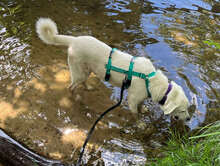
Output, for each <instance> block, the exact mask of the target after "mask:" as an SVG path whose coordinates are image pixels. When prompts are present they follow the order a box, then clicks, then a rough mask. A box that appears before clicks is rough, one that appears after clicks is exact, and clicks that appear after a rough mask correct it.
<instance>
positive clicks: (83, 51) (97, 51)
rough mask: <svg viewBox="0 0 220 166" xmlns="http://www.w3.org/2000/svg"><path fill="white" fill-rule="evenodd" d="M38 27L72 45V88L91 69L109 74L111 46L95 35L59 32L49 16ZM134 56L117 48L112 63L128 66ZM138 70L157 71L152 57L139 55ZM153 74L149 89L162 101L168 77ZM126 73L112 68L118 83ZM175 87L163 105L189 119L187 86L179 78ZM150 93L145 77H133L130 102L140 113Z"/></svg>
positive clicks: (46, 38) (46, 36) (49, 39)
mask: <svg viewBox="0 0 220 166" xmlns="http://www.w3.org/2000/svg"><path fill="white" fill-rule="evenodd" d="M36 30H37V33H38V36H39V38H40V39H41V40H42V41H43V42H45V43H47V44H52V45H65V46H68V65H69V69H70V76H71V89H72V90H74V88H75V87H76V86H77V85H78V84H80V83H83V82H84V81H86V80H87V78H88V76H89V74H90V72H94V73H95V74H96V75H97V76H98V77H99V78H100V79H103V78H104V77H105V72H106V69H105V68H104V66H105V64H106V63H107V62H108V57H109V53H110V51H111V49H112V48H111V47H109V46H108V45H106V44H105V43H103V42H101V41H99V40H97V39H96V38H94V37H91V36H79V37H74V36H67V35H59V34H58V30H57V26H56V23H55V22H53V21H52V20H51V19H49V18H40V19H39V20H38V21H37V23H36ZM131 58H132V56H131V55H129V54H127V53H124V52H121V51H119V50H116V51H115V52H114V54H113V56H112V64H113V65H114V66H117V67H119V68H122V69H125V70H127V69H128V67H129V63H130V60H131ZM133 70H134V71H136V72H141V73H145V74H149V73H151V72H153V71H156V69H155V68H154V66H153V64H152V63H151V61H150V60H149V59H147V58H144V57H138V58H136V59H135V63H134V69H133ZM156 72H157V73H156V75H155V76H154V77H152V78H150V85H149V89H150V92H151V95H152V100H153V101H154V102H158V101H160V100H161V99H162V97H163V96H164V94H165V92H166V90H167V87H168V79H167V77H166V76H165V75H164V74H163V73H162V72H161V71H160V70H157V71H156ZM124 77H125V76H124V75H123V74H120V73H117V72H113V71H112V72H111V78H110V82H111V83H112V84H113V85H115V86H121V83H122V80H123V79H124ZM171 83H172V85H173V88H172V90H171V91H170V93H169V94H168V98H167V101H166V102H165V104H164V105H163V106H161V109H162V110H163V111H164V113H165V114H173V115H174V116H176V115H178V116H179V118H180V119H182V120H185V119H186V118H188V117H189V114H188V111H187V107H188V105H189V102H188V99H187V98H186V96H185V94H184V91H183V89H182V88H181V87H180V86H179V85H177V84H176V83H175V82H173V81H172V82H171ZM147 97H148V95H147V91H146V86H145V81H144V80H143V79H140V78H137V77H133V78H132V83H131V86H130V88H129V89H128V105H129V108H130V110H131V111H132V112H133V113H137V109H138V105H139V104H140V103H142V102H143V100H144V99H146V98H147Z"/></svg>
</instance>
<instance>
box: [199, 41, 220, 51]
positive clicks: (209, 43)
mask: <svg viewBox="0 0 220 166" xmlns="http://www.w3.org/2000/svg"><path fill="white" fill-rule="evenodd" d="M203 43H205V44H208V45H210V46H215V47H216V48H218V49H220V43H216V42H214V41H212V40H205V41H203Z"/></svg>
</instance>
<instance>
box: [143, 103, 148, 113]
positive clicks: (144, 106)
mask: <svg viewBox="0 0 220 166" xmlns="http://www.w3.org/2000/svg"><path fill="white" fill-rule="evenodd" d="M147 112H149V109H148V108H147V106H146V105H143V106H142V108H141V113H147Z"/></svg>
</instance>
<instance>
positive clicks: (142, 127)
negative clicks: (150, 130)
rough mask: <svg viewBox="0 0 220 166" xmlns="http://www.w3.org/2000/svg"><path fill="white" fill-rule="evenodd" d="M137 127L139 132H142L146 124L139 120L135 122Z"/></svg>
mask: <svg viewBox="0 0 220 166" xmlns="http://www.w3.org/2000/svg"><path fill="white" fill-rule="evenodd" d="M137 127H138V128H139V129H141V130H144V129H145V128H146V127H147V124H146V123H145V122H143V121H141V120H139V121H137Z"/></svg>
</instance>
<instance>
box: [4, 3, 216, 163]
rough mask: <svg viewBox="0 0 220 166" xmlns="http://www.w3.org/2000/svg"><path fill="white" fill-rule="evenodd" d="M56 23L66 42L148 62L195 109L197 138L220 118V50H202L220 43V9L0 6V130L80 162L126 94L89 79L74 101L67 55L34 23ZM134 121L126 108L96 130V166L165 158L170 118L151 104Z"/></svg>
mask: <svg viewBox="0 0 220 166" xmlns="http://www.w3.org/2000/svg"><path fill="white" fill-rule="evenodd" d="M39 17H50V18H52V19H53V20H54V21H55V22H56V23H57V25H58V28H59V31H60V33H61V34H68V35H74V36H79V35H92V36H94V37H96V38H98V39H99V40H101V41H103V42H105V43H107V44H108V45H110V46H112V47H116V48H118V49H120V50H122V51H125V52H129V53H131V54H132V55H134V56H145V57H148V58H150V59H151V60H152V61H153V63H154V65H155V66H156V67H157V68H159V69H161V70H163V71H164V72H165V74H166V75H167V76H168V78H169V79H172V80H174V81H176V82H177V83H178V84H180V85H181V86H182V87H183V89H184V91H185V93H186V94H187V97H188V98H189V99H190V101H191V102H192V103H194V105H196V107H197V109H196V111H195V112H194V113H192V119H191V122H190V124H189V127H190V128H191V129H194V128H196V127H197V126H199V125H202V124H203V123H204V121H207V123H208V122H211V121H214V120H216V119H220V117H219V110H220V109H219V104H220V102H219V94H220V93H219V92H220V84H219V82H220V80H219V78H220V74H219V73H220V51H219V50H218V49H216V48H214V47H210V46H208V45H206V44H204V43H203V40H208V39H211V40H214V41H216V42H219V43H220V6H219V1H205V0H204V1H202V0H197V1H193V0H185V1H178V0H159V1H150V0H149V1H147V0H145V1H130V0H117V1H111V0H102V1H101V0H94V1H79V0H76V1H67V0H63V1H60V0H53V1H50V0H32V1H25V0H1V1H0V127H1V128H3V129H5V130H6V131H8V132H9V133H10V134H11V135H12V136H14V137H15V138H16V139H18V140H19V141H20V142H23V143H24V144H25V145H27V146H28V147H29V148H31V149H33V150H34V151H36V152H38V153H39V154H41V155H44V156H46V157H49V158H54V159H60V160H62V161H65V162H70V163H71V162H73V161H74V160H76V158H77V156H78V153H79V149H80V147H81V146H82V143H83V141H84V139H85V136H86V133H87V131H88V129H89V128H90V126H91V125H92V123H93V122H94V121H95V119H96V118H97V117H98V116H99V115H100V113H101V112H103V111H104V110H105V109H107V108H108V107H109V106H111V105H112V104H114V101H115V99H116V100H117V98H118V94H119V91H120V89H119V88H118V87H112V86H111V85H109V84H108V83H103V82H101V81H99V80H97V79H96V78H95V77H93V76H92V77H91V78H90V79H89V81H88V84H92V85H93V87H95V89H94V90H92V91H87V90H86V89H85V88H84V87H83V86H82V87H79V88H78V89H77V92H76V93H74V94H72V93H71V92H70V91H69V90H68V89H67V87H68V84H69V83H70V81H69V72H68V66H67V61H66V59H67V57H66V48H64V47H55V46H48V45H45V44H43V43H42V41H40V40H39V39H38V38H37V35H36V33H35V22H36V20H37V19H38V18H39ZM145 105H147V106H148V107H149V109H150V112H148V113H143V114H141V115H140V117H139V120H140V121H142V122H143V123H146V124H147V127H145V129H141V128H139V127H138V126H137V124H136V123H134V122H133V121H132V118H131V114H130V113H129V111H128V110H127V109H126V102H125V103H124V104H123V106H122V107H121V108H120V109H117V110H115V111H114V112H112V113H110V114H109V115H108V116H107V117H106V118H105V119H104V120H103V121H102V122H101V123H100V124H99V125H98V127H97V130H96V132H95V133H94V135H93V137H92V140H91V141H90V144H89V150H88V153H86V157H85V160H88V162H89V164H91V165H102V164H105V165H112V164H113V165H117V164H118V165H122V164H123V163H124V164H125V165H141V164H144V163H145V162H146V161H147V159H149V158H151V157H154V156H158V155H160V148H161V146H162V145H163V144H164V142H165V141H166V139H167V133H168V127H170V125H171V124H170V121H169V118H167V117H164V116H163V115H162V113H161V111H160V110H159V108H158V107H157V106H156V105H155V104H154V103H152V102H150V101H147V102H146V103H145Z"/></svg>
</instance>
